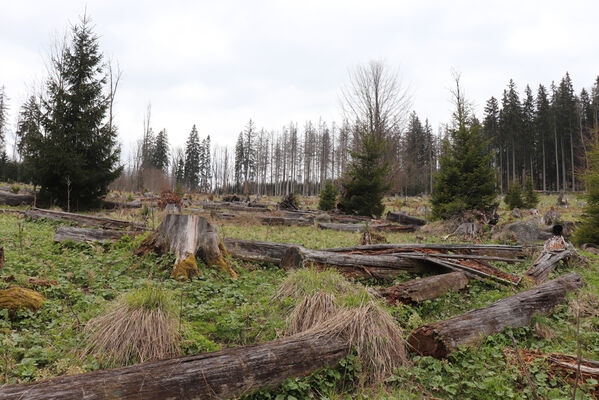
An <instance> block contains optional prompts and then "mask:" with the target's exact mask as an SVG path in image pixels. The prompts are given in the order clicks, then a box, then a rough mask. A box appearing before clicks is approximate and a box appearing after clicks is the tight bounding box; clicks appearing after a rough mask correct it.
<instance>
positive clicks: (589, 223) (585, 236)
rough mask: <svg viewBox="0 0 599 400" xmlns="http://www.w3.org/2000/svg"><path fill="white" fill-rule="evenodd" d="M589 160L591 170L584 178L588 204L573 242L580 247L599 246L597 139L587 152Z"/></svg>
mask: <svg viewBox="0 0 599 400" xmlns="http://www.w3.org/2000/svg"><path fill="white" fill-rule="evenodd" d="M587 159H588V163H589V168H588V170H587V172H586V174H585V175H584V176H583V180H584V183H585V187H586V192H585V198H586V201H587V204H586V205H585V206H584V213H583V215H582V217H581V223H580V225H579V227H578V229H577V230H576V231H575V232H574V237H573V242H574V243H576V244H579V245H580V244H583V243H594V244H599V139H598V138H597V137H596V138H595V140H594V143H593V146H592V147H591V149H590V150H589V151H588V152H587Z"/></svg>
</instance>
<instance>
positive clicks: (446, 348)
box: [408, 273, 582, 358]
mask: <svg viewBox="0 0 599 400" xmlns="http://www.w3.org/2000/svg"><path fill="white" fill-rule="evenodd" d="M580 287H582V278H581V277H580V275H578V274H576V273H570V274H567V275H563V276H561V277H559V278H557V279H554V280H552V281H549V282H547V283H544V284H542V285H539V286H536V287H534V288H532V289H529V290H526V291H524V292H520V293H518V294H515V295H513V296H510V297H506V298H504V299H501V300H498V301H496V302H494V303H492V304H490V305H488V306H486V307H483V308H479V309H476V310H472V311H469V312H467V313H465V314H462V315H458V316H456V317H453V318H450V319H447V320H444V321H438V322H433V323H431V324H428V325H424V326H421V327H420V328H418V329H416V330H415V331H414V332H412V333H411V334H410V336H409V338H408V343H409V344H410V346H412V348H413V349H414V350H415V351H417V352H418V353H420V354H422V355H428V356H433V357H436V358H444V357H447V355H448V354H450V353H451V352H453V351H455V350H456V349H457V347H458V346H473V345H476V344H478V343H480V341H481V340H482V338H484V337H485V336H488V335H492V334H494V333H499V332H502V331H503V330H504V329H505V328H506V327H508V326H510V327H512V328H518V327H522V326H525V325H528V324H530V321H531V319H532V316H533V314H547V313H549V312H551V310H553V308H554V307H555V306H556V305H558V304H560V303H561V302H563V301H564V299H565V296H566V292H567V291H569V290H575V289H578V288H580Z"/></svg>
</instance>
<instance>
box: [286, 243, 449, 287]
mask: <svg viewBox="0 0 599 400" xmlns="http://www.w3.org/2000/svg"><path fill="white" fill-rule="evenodd" d="M309 264H313V265H315V266H316V267H324V268H326V267H333V268H335V269H337V270H338V271H339V272H341V273H342V274H344V275H347V276H349V277H352V278H376V279H383V280H388V279H393V278H395V277H396V276H398V275H400V274H402V273H404V272H411V273H421V274H426V273H436V274H439V273H446V272H450V271H451V270H450V269H449V268H447V267H445V266H443V265H441V264H440V263H435V262H434V261H433V262H431V261H430V260H419V259H415V258H403V257H396V256H388V255H380V256H372V255H362V254H343V253H333V252H330V251H322V250H309V249H305V248H303V247H300V246H294V247H291V248H289V249H287V250H286V251H285V254H284V255H283V258H282V260H281V264H280V267H281V268H283V269H285V270H290V269H295V268H303V267H304V266H306V265H309Z"/></svg>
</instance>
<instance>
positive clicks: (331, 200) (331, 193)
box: [318, 180, 339, 211]
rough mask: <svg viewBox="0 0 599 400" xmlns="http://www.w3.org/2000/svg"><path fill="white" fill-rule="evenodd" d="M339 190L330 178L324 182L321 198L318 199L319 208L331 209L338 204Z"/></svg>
mask: <svg viewBox="0 0 599 400" xmlns="http://www.w3.org/2000/svg"><path fill="white" fill-rule="evenodd" d="M338 195H339V191H338V190H337V188H336V187H335V186H334V185H333V182H331V181H330V180H329V181H327V182H326V183H325V184H324V187H323V188H322V190H321V191H320V200H319V201H318V208H319V209H320V210H323V211H329V210H332V209H334V208H335V207H336V206H337V196H338Z"/></svg>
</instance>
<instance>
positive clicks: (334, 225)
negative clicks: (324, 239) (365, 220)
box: [318, 222, 416, 232]
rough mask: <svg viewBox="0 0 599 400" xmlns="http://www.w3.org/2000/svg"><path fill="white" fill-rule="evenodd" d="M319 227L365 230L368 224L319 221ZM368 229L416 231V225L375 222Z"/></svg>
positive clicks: (335, 229)
mask: <svg viewBox="0 0 599 400" xmlns="http://www.w3.org/2000/svg"><path fill="white" fill-rule="evenodd" d="M318 227H319V228H321V229H331V230H334V231H340V232H364V231H365V230H366V224H337V223H327V222H319V223H318ZM368 229H370V230H372V231H375V232H414V231H415V230H416V226H414V225H393V224H374V225H368Z"/></svg>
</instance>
